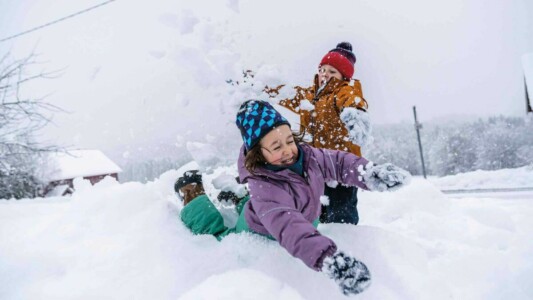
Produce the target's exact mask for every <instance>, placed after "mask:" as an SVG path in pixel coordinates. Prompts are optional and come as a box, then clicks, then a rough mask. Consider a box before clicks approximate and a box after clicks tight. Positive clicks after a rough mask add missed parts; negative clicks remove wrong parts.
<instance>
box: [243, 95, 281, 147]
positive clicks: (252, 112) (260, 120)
mask: <svg viewBox="0 0 533 300" xmlns="http://www.w3.org/2000/svg"><path fill="white" fill-rule="evenodd" d="M235 123H237V127H239V130H240V131H241V136H242V139H243V141H244V146H245V147H246V150H250V149H251V148H252V147H253V146H255V145H256V144H257V143H258V142H259V141H260V140H261V138H263V137H264V136H265V135H266V134H267V133H269V132H270V130H272V129H273V128H275V127H278V126H280V125H283V124H287V125H289V127H290V126H291V124H290V123H289V121H287V119H285V118H284V117H283V116H282V115H281V114H280V113H279V112H278V111H277V110H275V109H274V107H272V105H270V103H268V102H266V101H261V100H248V101H246V102H244V103H243V104H242V105H241V107H240V108H239V111H238V112H237V120H236V122H235Z"/></svg>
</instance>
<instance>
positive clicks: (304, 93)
mask: <svg viewBox="0 0 533 300" xmlns="http://www.w3.org/2000/svg"><path fill="white" fill-rule="evenodd" d="M294 90H295V91H296V95H294V97H293V98H288V99H284V100H281V101H280V102H279V105H281V106H283V107H286V108H288V109H290V110H291V111H293V112H295V113H300V110H301V109H300V104H301V103H302V101H304V100H310V99H312V94H313V92H312V87H309V88H302V87H300V86H296V87H294Z"/></svg>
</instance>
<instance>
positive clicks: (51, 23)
mask: <svg viewBox="0 0 533 300" xmlns="http://www.w3.org/2000/svg"><path fill="white" fill-rule="evenodd" d="M115 1H117V0H108V1H105V2H102V3H100V4H97V5H95V6H91V7H89V8H86V9H84V10H80V11H78V12H75V13H73V14H71V15H68V16H65V17H63V18H60V19H57V20H55V21H52V22H48V23H46V24H43V25H41V26H37V27H34V28H32V29H29V30H26V31H23V32H21V33H17V34H15V35H12V36H8V37H6V38H3V39H1V40H0V43H2V42H5V41H7V40H11V39H14V38H16V37H19V36H21V35H25V34H28V33H30V32H34V31H36V30H39V29H42V28H44V27H48V26H51V25H54V24H56V23H59V22H61V21H65V20H66V19H70V18H73V17H75V16H78V15H81V14H84V13H86V12H88V11H90V10H93V9H96V8H98V7H101V6H104V5H106V4H109V3H111V2H115Z"/></svg>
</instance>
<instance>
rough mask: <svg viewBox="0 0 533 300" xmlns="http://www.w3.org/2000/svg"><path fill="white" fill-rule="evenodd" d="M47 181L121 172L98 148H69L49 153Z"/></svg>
mask: <svg viewBox="0 0 533 300" xmlns="http://www.w3.org/2000/svg"><path fill="white" fill-rule="evenodd" d="M49 158H50V167H51V170H50V173H49V174H48V176H46V177H47V178H48V180H49V181H56V180H63V179H72V178H76V177H89V176H98V175H106V174H114V173H120V172H122V169H121V168H120V167H119V166H117V165H116V164H115V163H114V162H113V161H111V159H109V158H108V157H107V156H105V154H104V153H102V151H100V150H71V151H69V152H68V153H60V152H58V153H51V154H49Z"/></svg>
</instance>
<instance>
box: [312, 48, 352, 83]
mask: <svg viewBox="0 0 533 300" xmlns="http://www.w3.org/2000/svg"><path fill="white" fill-rule="evenodd" d="M323 65H330V66H332V67H334V68H335V69H337V70H339V72H340V73H341V74H342V76H344V78H347V79H350V78H352V76H353V72H354V67H353V64H352V63H351V62H350V60H349V59H348V58H346V57H345V56H344V55H342V54H340V53H338V52H328V53H327V54H326V55H324V57H323V58H322V60H321V61H320V65H318V67H319V68H320V67H321V66H323Z"/></svg>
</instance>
